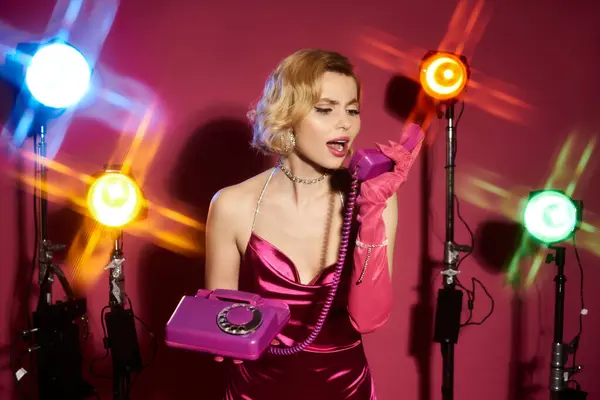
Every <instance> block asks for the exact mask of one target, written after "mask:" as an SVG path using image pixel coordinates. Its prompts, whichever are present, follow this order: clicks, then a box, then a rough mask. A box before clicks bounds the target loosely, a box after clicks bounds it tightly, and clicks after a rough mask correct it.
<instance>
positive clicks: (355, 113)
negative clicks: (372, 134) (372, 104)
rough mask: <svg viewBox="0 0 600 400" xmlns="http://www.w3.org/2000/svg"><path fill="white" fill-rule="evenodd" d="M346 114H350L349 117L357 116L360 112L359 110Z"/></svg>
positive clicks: (349, 111)
mask: <svg viewBox="0 0 600 400" xmlns="http://www.w3.org/2000/svg"><path fill="white" fill-rule="evenodd" d="M348 114H350V115H358V114H360V111H359V110H348Z"/></svg>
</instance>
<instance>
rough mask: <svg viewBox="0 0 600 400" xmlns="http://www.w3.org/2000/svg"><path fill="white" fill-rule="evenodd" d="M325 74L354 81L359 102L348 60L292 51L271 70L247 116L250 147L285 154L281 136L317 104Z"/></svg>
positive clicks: (326, 53)
mask: <svg viewBox="0 0 600 400" xmlns="http://www.w3.org/2000/svg"><path fill="white" fill-rule="evenodd" d="M325 72H337V73H340V74H343V75H346V76H350V77H352V78H354V80H355V81H356V85H357V88H358V101H360V92H361V88H360V82H359V80H358V78H357V77H356V75H355V73H354V66H353V65H352V64H351V63H350V61H349V60H348V58H346V57H345V56H343V55H341V54H339V53H336V52H333V51H327V50H321V49H302V50H299V51H296V52H295V53H293V54H291V55H290V56H288V57H287V58H285V59H284V60H283V61H281V62H280V63H279V65H278V66H277V67H276V68H275V70H274V71H273V73H272V74H271V75H270V76H269V78H268V79H267V82H266V84H265V87H264V90H263V93H262V97H261V98H260V100H259V101H258V102H257V104H256V107H255V108H254V109H253V110H251V111H250V112H249V113H248V117H249V119H250V121H251V122H252V123H253V125H254V127H253V130H254V135H253V139H252V146H253V147H255V148H257V149H259V150H261V151H262V152H264V153H266V154H274V153H275V154H285V150H284V147H285V143H283V140H282V134H283V133H285V132H287V131H289V130H290V129H292V128H293V127H294V126H295V125H296V124H297V123H299V122H300V121H301V120H302V119H304V118H305V117H306V116H307V115H308V113H309V112H310V110H311V109H312V107H314V105H315V104H316V103H317V102H318V101H319V98H320V97H321V88H320V79H321V78H322V76H323V74H325Z"/></svg>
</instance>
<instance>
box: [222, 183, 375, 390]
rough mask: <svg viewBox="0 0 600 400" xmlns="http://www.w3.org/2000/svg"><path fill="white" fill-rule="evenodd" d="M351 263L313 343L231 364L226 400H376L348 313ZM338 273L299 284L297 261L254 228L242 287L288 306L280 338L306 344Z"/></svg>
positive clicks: (330, 271) (243, 266)
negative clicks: (290, 351) (298, 349)
mask: <svg viewBox="0 0 600 400" xmlns="http://www.w3.org/2000/svg"><path fill="white" fill-rule="evenodd" d="M267 183H268V181H267ZM265 187H266V185H265ZM263 191H264V189H263ZM261 198H262V195H261ZM259 202H260V200H259ZM257 209H258V207H257ZM351 243H352V244H353V241H351ZM348 254H349V255H351V254H352V249H351V248H349V249H348ZM346 260H347V262H346V266H345V267H344V274H343V276H342V282H341V283H340V285H339V286H338V291H337V294H336V298H335V300H334V303H333V306H332V308H331V309H330V311H329V314H328V316H327V319H326V320H325V324H324V325H323V328H322V330H321V332H320V333H319V335H318V337H317V339H316V340H315V341H314V342H313V344H312V345H311V346H309V347H308V348H307V349H306V350H305V351H303V352H300V353H297V354H294V355H291V356H276V355H271V354H268V353H265V354H263V356H262V357H261V358H260V359H259V360H256V361H244V362H243V363H242V364H239V365H234V364H232V366H231V368H232V370H231V371H230V372H229V380H228V385H227V389H226V396H225V399H226V400H375V399H376V397H375V390H374V386H373V380H372V377H371V373H370V370H369V366H368V363H367V359H366V357H365V353H364V349H363V345H362V340H361V335H360V333H358V332H357V331H356V329H354V327H353V326H352V324H351V323H350V316H349V314H348V310H347V305H348V302H347V298H348V284H349V281H350V273H351V268H352V258H351V257H347V258H346ZM334 270H335V264H334V265H331V266H329V267H327V268H325V269H324V270H323V272H322V273H321V274H320V275H318V276H317V277H315V279H314V280H313V282H311V283H310V284H302V283H300V276H299V274H298V270H297V269H296V266H295V265H294V263H293V262H292V260H290V258H289V257H287V256H286V255H285V254H284V253H283V252H281V251H280V250H279V249H277V248H276V247H275V246H273V245H272V244H271V243H269V242H268V241H267V240H265V239H263V238H261V237H260V236H258V235H257V234H256V233H254V229H253V232H252V234H251V236H250V241H249V243H248V247H247V249H246V253H245V255H244V257H243V260H242V263H241V265H240V278H239V289H240V290H243V291H247V292H252V293H257V294H259V295H260V296H262V297H265V298H276V299H281V300H284V301H285V302H286V303H287V304H288V305H289V307H290V310H291V318H290V322H289V323H288V324H287V326H286V328H284V330H283V331H282V332H281V334H280V335H278V337H277V339H278V340H279V341H280V342H281V343H283V344H285V345H286V346H291V345H294V344H297V343H299V342H302V341H303V340H304V339H305V338H306V337H307V336H308V334H309V333H310V331H311V329H312V328H313V326H314V323H315V321H316V320H317V317H318V315H319V313H320V311H321V309H322V306H323V302H324V301H325V299H326V298H327V293H328V290H329V287H330V285H331V284H332V280H333V274H334Z"/></svg>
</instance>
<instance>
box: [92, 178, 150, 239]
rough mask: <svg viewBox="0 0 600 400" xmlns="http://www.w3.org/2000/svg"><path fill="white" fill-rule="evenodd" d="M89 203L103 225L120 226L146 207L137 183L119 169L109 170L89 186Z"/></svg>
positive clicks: (93, 215)
mask: <svg viewBox="0 0 600 400" xmlns="http://www.w3.org/2000/svg"><path fill="white" fill-rule="evenodd" d="M87 205H88V209H89V211H90V213H91V215H92V217H93V218H94V219H95V220H96V221H98V222H99V223H101V224H102V225H105V226H108V227H112V228H120V227H122V226H125V225H127V224H129V223H130V222H131V221H133V220H134V219H136V218H137V217H138V216H139V215H140V212H141V211H142V209H143V207H144V197H143V195H142V191H141V190H140V188H139V186H138V185H137V183H136V182H135V181H134V180H133V179H132V178H131V177H129V176H127V175H125V174H123V173H122V172H120V171H119V170H107V171H106V172H105V173H104V174H102V175H100V176H99V177H98V178H97V179H96V180H94V182H93V183H92V185H91V186H90V188H89V191H88V196H87Z"/></svg>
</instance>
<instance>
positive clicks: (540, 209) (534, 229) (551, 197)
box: [523, 190, 582, 244]
mask: <svg viewBox="0 0 600 400" xmlns="http://www.w3.org/2000/svg"><path fill="white" fill-rule="evenodd" d="M581 209H582V204H581V202H576V201H573V200H572V199H571V198H570V197H569V196H567V195H566V194H565V193H564V192H561V191H559V190H540V191H536V192H532V193H531V195H530V197H529V200H528V201H527V204H526V206H525V210H524V212H523V223H524V225H525V229H526V230H527V232H529V234H530V235H531V236H533V237H534V238H535V239H536V240H538V241H540V242H542V243H545V244H554V243H559V242H562V241H563V240H565V239H568V238H570V237H571V236H572V235H573V234H574V233H575V230H576V229H577V228H578V226H579V224H580V223H581Z"/></svg>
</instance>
